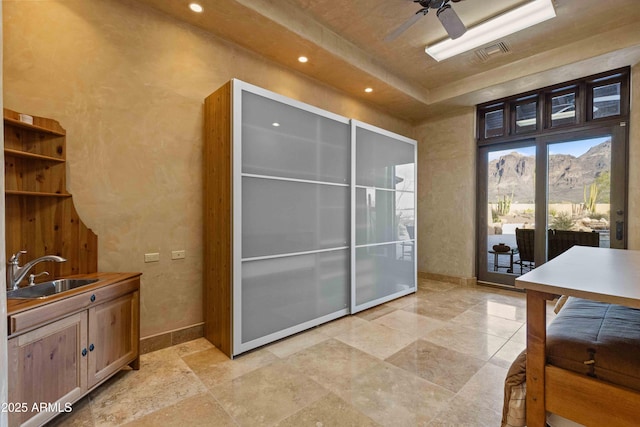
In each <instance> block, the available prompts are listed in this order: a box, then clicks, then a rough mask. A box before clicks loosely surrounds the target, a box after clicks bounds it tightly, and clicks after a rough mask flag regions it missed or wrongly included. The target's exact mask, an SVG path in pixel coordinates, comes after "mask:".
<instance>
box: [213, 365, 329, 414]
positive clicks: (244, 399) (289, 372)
mask: <svg viewBox="0 0 640 427" xmlns="http://www.w3.org/2000/svg"><path fill="white" fill-rule="evenodd" d="M211 393H212V394H213V395H214V397H215V398H216V399H217V400H218V402H220V404H221V405H222V407H223V408H224V409H225V410H226V411H227V413H229V414H230V415H231V416H232V417H233V418H234V419H235V420H236V421H237V422H238V423H239V424H240V425H243V426H266V425H272V424H274V423H276V422H278V421H280V420H282V419H284V418H286V417H288V416H291V415H293V414H294V413H295V412H297V411H299V410H300V409H302V408H304V407H305V406H307V405H310V404H312V403H314V402H316V401H318V400H319V399H321V398H322V397H324V396H326V395H327V394H328V393H329V391H328V390H327V389H325V388H324V387H322V386H321V385H319V384H318V383H316V382H314V381H313V380H311V379H309V378H308V377H307V376H306V375H304V374H303V373H302V372H300V371H298V370H297V369H294V368H293V367H292V366H289V365H287V364H285V363H283V362H278V363H274V364H271V365H269V366H265V367H263V368H260V369H257V370H255V371H252V372H249V373H248V374H245V375H243V376H241V377H239V378H236V379H235V380H233V381H230V382H227V383H224V384H222V385H219V386H217V387H214V388H212V389H211Z"/></svg>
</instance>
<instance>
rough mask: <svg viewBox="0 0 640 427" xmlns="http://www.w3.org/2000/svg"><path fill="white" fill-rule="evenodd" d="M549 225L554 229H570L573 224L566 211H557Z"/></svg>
mask: <svg viewBox="0 0 640 427" xmlns="http://www.w3.org/2000/svg"><path fill="white" fill-rule="evenodd" d="M550 226H551V228H553V229H554V230H570V229H571V227H572V226H573V219H572V218H571V215H570V214H568V213H567V212H559V213H558V214H557V215H556V216H554V217H553V219H552V220H551V224H550Z"/></svg>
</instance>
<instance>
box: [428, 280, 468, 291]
mask: <svg viewBox="0 0 640 427" xmlns="http://www.w3.org/2000/svg"><path fill="white" fill-rule="evenodd" d="M418 287H419V288H421V289H429V290H432V291H448V290H449V289H455V288H458V287H459V286H458V285H454V284H453V283H447V282H438V281H436V280H429V279H418Z"/></svg>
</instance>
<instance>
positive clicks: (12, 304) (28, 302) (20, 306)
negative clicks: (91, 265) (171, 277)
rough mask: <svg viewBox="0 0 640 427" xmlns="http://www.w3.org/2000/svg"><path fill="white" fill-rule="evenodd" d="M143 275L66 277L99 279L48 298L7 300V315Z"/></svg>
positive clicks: (89, 274)
mask: <svg viewBox="0 0 640 427" xmlns="http://www.w3.org/2000/svg"><path fill="white" fill-rule="evenodd" d="M141 274H142V273H88V274H77V275H73V276H68V277H67V276H65V279H67V278H68V279H98V281H97V282H96V283H92V284H90V285H86V286H82V287H79V288H76V289H71V290H68V291H65V292H61V293H59V294H55V295H51V296H49V297H46V298H40V299H38V298H34V299H7V315H8V316H12V315H15V314H17V313H20V312H23V311H26V310H31V309H33V308H36V307H41V306H44V305H47V304H50V303H52V302H55V301H61V300H64V299H66V298H69V297H72V296H75V295H79V294H82V293H85V292H91V291H94V290H96V289H98V288H102V287H104V286H108V285H112V284H114V283H117V282H122V281H123V280H127V279H132V278H134V277H139V276H140V275H141Z"/></svg>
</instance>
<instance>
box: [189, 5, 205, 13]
mask: <svg viewBox="0 0 640 427" xmlns="http://www.w3.org/2000/svg"><path fill="white" fill-rule="evenodd" d="M189 9H191V10H192V11H194V12H196V13H201V12H202V11H203V9H202V6H200V5H199V4H198V3H191V4H189Z"/></svg>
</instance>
